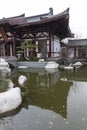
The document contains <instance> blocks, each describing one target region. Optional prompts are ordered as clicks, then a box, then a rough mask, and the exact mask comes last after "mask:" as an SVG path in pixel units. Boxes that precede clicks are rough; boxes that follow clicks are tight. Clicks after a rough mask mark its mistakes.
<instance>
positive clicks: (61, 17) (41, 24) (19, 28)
mask: <svg viewBox="0 0 87 130" xmlns="http://www.w3.org/2000/svg"><path fill="white" fill-rule="evenodd" d="M49 10H50V11H49V12H48V13H46V14H41V15H36V16H31V17H25V14H23V15H20V16H16V17H11V18H3V19H0V56H17V46H19V45H20V43H21V42H22V41H24V40H26V39H28V40H30V41H32V43H33V44H34V45H36V48H35V50H34V55H35V56H36V57H40V56H41V54H42V52H43V51H44V50H46V53H47V54H46V55H47V57H52V58H53V57H59V56H60V54H61V43H60V41H61V40H62V39H64V38H66V37H72V33H71V31H70V28H69V9H66V10H65V11H64V12H62V13H59V14H56V15H53V9H52V8H50V9H49ZM29 54H30V53H29V50H27V52H26V56H27V57H29ZM79 55H80V54H79Z"/></svg>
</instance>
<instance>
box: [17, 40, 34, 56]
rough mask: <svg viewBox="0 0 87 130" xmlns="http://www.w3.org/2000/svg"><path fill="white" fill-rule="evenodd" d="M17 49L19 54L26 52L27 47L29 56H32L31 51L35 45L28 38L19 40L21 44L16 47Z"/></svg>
mask: <svg viewBox="0 0 87 130" xmlns="http://www.w3.org/2000/svg"><path fill="white" fill-rule="evenodd" d="M17 48H18V49H20V50H18V51H17V53H19V54H25V53H26V52H27V49H28V50H29V52H30V58H33V57H34V55H33V51H34V49H35V48H36V45H34V44H33V43H32V42H31V41H29V40H24V41H23V42H21V45H20V46H19V47H17Z"/></svg>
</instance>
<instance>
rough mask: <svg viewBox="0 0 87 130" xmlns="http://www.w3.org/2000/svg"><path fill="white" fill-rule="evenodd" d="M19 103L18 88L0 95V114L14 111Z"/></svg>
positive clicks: (20, 100)
mask: <svg viewBox="0 0 87 130" xmlns="http://www.w3.org/2000/svg"><path fill="white" fill-rule="evenodd" d="M21 102H22V99H21V90H20V88H18V87H16V88H12V89H10V90H8V91H6V92H3V93H0V113H4V112H8V111H11V110H14V109H16V108H17V107H18V106H19V105H20V104H21Z"/></svg>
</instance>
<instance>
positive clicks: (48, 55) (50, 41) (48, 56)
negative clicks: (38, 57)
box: [48, 33, 51, 57]
mask: <svg viewBox="0 0 87 130" xmlns="http://www.w3.org/2000/svg"><path fill="white" fill-rule="evenodd" d="M48 57H51V33H49V55H48Z"/></svg>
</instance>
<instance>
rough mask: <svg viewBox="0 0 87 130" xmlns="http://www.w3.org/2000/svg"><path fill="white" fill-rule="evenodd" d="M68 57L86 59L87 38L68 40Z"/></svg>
mask: <svg viewBox="0 0 87 130" xmlns="http://www.w3.org/2000/svg"><path fill="white" fill-rule="evenodd" d="M67 50H68V57H69V58H78V59H81V58H82V59H86V58H87V39H73V40H69V41H68V46H67Z"/></svg>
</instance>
